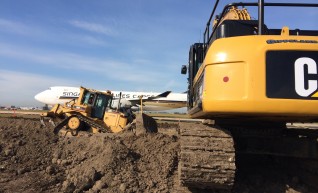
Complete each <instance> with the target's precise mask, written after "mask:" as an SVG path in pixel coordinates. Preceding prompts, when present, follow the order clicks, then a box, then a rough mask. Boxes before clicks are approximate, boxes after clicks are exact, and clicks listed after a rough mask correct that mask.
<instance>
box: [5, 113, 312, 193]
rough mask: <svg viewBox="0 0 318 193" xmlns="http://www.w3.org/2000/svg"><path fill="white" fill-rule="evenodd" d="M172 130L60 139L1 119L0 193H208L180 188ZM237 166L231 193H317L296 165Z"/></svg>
mask: <svg viewBox="0 0 318 193" xmlns="http://www.w3.org/2000/svg"><path fill="white" fill-rule="evenodd" d="M172 127H177V125H173V126H172ZM172 127H171V126H164V129H163V128H160V125H159V131H161V132H160V133H158V134H147V133H143V134H140V135H138V136H136V135H134V134H133V133H131V132H124V133H120V134H96V135H86V136H83V137H65V138H61V137H60V138H59V137H57V136H55V135H53V132H52V130H53V128H42V127H41V125H40V122H39V120H38V119H30V118H28V119H23V118H1V117H0V192H210V191H209V190H206V191H204V190H194V189H188V188H185V187H180V186H179V184H178V175H177V170H178V169H177V167H178V157H179V151H180V148H179V138H178V135H177V132H176V128H172ZM237 164H238V165H239V166H238V172H237V176H236V181H237V182H236V184H235V186H234V189H233V192H315V190H314V189H312V187H309V186H307V185H306V184H305V183H304V181H303V179H302V178H300V177H299V176H298V175H297V173H295V172H294V173H293V169H292V168H293V167H294V166H295V164H294V165H293V164H292V163H290V164H289V165H291V166H288V167H287V168H283V167H280V163H279V162H278V161H277V160H275V161H273V159H269V158H262V157H261V158H259V157H258V158H253V157H243V158H240V157H238V158H237ZM297 164H299V163H297ZM311 164H317V162H313V163H311ZM287 170H288V171H289V172H286V171H287ZM315 179H317V177H315V176H314V177H313V178H311V180H313V181H315Z"/></svg>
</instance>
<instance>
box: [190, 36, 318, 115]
mask: <svg viewBox="0 0 318 193" xmlns="http://www.w3.org/2000/svg"><path fill="white" fill-rule="evenodd" d="M286 39H288V40H290V39H292V40H296V41H300V40H314V41H318V38H317V37H315V36H310V37H309V36H287V37H286V36H277V35H276V36H270V35H264V36H258V35H255V36H240V37H231V38H222V39H218V40H216V41H214V42H213V43H212V45H211V47H210V49H209V50H208V52H207V54H206V57H205V60H204V62H203V65H202V66H201V68H200V69H199V71H198V73H197V75H196V77H195V79H194V82H196V81H198V79H199V77H200V75H201V74H204V82H203V87H204V88H203V98H202V106H203V111H202V112H199V113H197V114H196V115H194V117H204V116H205V117H207V116H209V117H211V116H214V115H215V116H219V115H221V116H223V115H224V116H226V115H230V116H232V115H253V116H286V117H295V116H296V117H308V116H309V117H316V116H318V110H317V109H318V100H308V99H280V98H268V97H267V96H266V52H267V51H275V50H277V51H279V50H295V51H318V44H317V43H300V42H297V43H295V42H286V43H273V44H270V43H267V41H268V40H286ZM282 73H284V72H282ZM316 96H317V94H314V96H313V97H316Z"/></svg>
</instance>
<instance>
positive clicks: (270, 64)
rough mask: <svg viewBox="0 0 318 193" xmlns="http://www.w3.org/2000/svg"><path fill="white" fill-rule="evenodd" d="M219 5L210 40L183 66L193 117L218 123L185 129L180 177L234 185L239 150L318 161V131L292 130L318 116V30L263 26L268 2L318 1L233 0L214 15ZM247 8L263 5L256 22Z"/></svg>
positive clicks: (201, 184)
mask: <svg viewBox="0 0 318 193" xmlns="http://www.w3.org/2000/svg"><path fill="white" fill-rule="evenodd" d="M218 3H219V1H218V0H217V1H216V2H215V6H214V8H213V11H212V14H211V16H210V18H209V20H208V22H207V26H206V30H205V32H204V40H203V43H195V44H193V45H192V46H191V47H190V51H189V64H188V65H184V66H182V68H181V73H182V74H186V73H188V101H187V106H188V113H189V115H190V116H191V117H193V118H203V119H209V120H212V121H210V122H211V123H213V124H210V125H203V124H194V125H193V126H189V124H188V125H184V126H182V125H181V126H180V127H181V128H180V134H181V137H180V139H181V154H180V161H179V179H180V182H181V184H183V185H185V186H190V187H197V188H210V189H231V188H232V186H233V184H234V179H235V172H236V163H235V158H236V155H237V154H239V153H249V154H264V155H276V156H287V157H297V158H306V159H318V145H317V138H318V135H317V129H316V130H315V129H297V128H296V129H289V128H288V127H287V126H288V125H287V123H291V122H292V123H293V122H314V121H317V120H318V66H317V65H318V30H302V29H289V28H288V27H287V26H284V27H283V26H282V28H281V29H269V28H267V26H266V25H265V23H264V7H294V8H297V7H303V8H307V7H308V8H317V7H318V4H305V3H265V2H264V0H259V1H258V2H255V3H232V4H228V5H226V6H225V7H224V9H223V11H222V13H221V14H220V15H218V16H215V11H216V8H217V6H218ZM247 7H257V8H258V19H257V20H253V19H251V18H252V17H251V16H250V14H249V13H248V11H247ZM307 19H308V20H309V19H312V20H313V21H315V19H314V18H307ZM291 147H292V148H291Z"/></svg>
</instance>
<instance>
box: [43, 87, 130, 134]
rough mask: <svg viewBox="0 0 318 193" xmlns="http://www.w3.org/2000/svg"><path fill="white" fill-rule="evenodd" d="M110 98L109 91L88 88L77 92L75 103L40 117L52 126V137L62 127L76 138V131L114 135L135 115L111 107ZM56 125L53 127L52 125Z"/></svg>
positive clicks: (59, 107) (69, 103)
mask: <svg viewBox="0 0 318 193" xmlns="http://www.w3.org/2000/svg"><path fill="white" fill-rule="evenodd" d="M112 100H113V94H112V93H111V92H110V91H107V92H100V91H97V90H94V89H89V88H84V87H81V88H80V95H79V97H78V99H76V100H75V99H73V100H71V101H69V102H66V103H65V104H64V105H60V104H56V105H55V106H54V107H53V108H52V109H51V110H50V111H48V112H47V113H43V114H42V115H41V122H42V124H43V125H45V123H44V118H45V117H49V118H50V120H49V121H50V122H51V123H53V125H54V126H55V128H54V133H55V134H58V133H59V131H60V130H61V129H62V128H63V127H64V126H65V128H66V132H70V133H71V134H72V135H74V136H75V135H77V134H78V132H79V131H81V130H83V131H88V132H92V133H99V132H104V133H107V132H108V133H117V132H120V131H122V130H123V129H127V128H129V127H131V123H132V122H133V120H134V119H135V114H134V113H133V112H132V111H131V109H130V108H125V107H120V106H118V107H117V108H116V107H112ZM56 123H57V124H56Z"/></svg>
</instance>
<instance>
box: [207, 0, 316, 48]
mask: <svg viewBox="0 0 318 193" xmlns="http://www.w3.org/2000/svg"><path fill="white" fill-rule="evenodd" d="M263 1H264V0H259V2H258V3H243V2H240V3H230V4H227V5H226V6H225V7H224V8H223V11H222V13H221V15H220V17H219V20H218V21H217V23H216V24H215V26H218V25H219V24H220V22H221V20H222V17H223V16H224V15H225V13H226V12H227V10H228V9H229V8H230V7H232V6H237V7H238V6H242V7H245V6H246V7H250V6H261V8H259V10H260V9H261V10H262V12H261V13H259V17H260V18H258V20H261V21H259V26H258V29H259V32H258V34H259V35H262V34H263V26H264V6H267V7H318V4H317V3H263ZM218 3H219V0H217V1H216V3H215V5H214V8H213V11H212V13H211V15H210V18H209V20H208V22H207V24H206V29H205V31H204V34H203V39H204V40H203V43H204V45H205V50H204V53H205V52H206V45H209V44H210V43H211V40H212V37H213V35H214V33H215V31H216V27H215V28H214V29H213V30H212V33H211V34H210V26H211V21H212V19H213V16H214V13H215V10H216V7H217V6H218Z"/></svg>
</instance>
